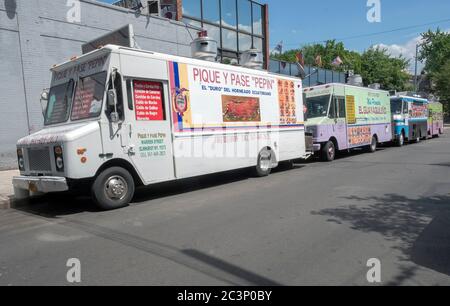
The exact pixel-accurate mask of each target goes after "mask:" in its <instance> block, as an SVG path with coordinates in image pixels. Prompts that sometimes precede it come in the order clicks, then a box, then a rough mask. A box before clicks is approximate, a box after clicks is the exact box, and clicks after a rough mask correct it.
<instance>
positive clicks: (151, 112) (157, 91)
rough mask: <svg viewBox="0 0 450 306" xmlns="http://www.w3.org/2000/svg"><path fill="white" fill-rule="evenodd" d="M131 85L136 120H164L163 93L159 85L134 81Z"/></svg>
mask: <svg viewBox="0 0 450 306" xmlns="http://www.w3.org/2000/svg"><path fill="white" fill-rule="evenodd" d="M133 85H134V86H133V88H134V104H135V109H136V120H137V121H161V120H164V107H163V93H162V85H161V83H158V82H150V81H134V83H133Z"/></svg>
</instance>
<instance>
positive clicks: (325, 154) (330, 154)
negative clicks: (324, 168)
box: [321, 141, 336, 162]
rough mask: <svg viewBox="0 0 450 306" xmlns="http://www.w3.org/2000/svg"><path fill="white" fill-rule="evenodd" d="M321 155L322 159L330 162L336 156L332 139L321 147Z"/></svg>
mask: <svg viewBox="0 0 450 306" xmlns="http://www.w3.org/2000/svg"><path fill="white" fill-rule="evenodd" d="M321 157H322V160H323V161H326V162H331V161H333V160H334V159H335V157H336V147H335V146H334V143H333V142H332V141H328V142H327V143H326V144H324V145H323V147H322V152H321Z"/></svg>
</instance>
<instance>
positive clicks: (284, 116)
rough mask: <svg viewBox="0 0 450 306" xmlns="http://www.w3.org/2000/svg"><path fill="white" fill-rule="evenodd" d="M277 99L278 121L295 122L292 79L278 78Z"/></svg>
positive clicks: (283, 122)
mask: <svg viewBox="0 0 450 306" xmlns="http://www.w3.org/2000/svg"><path fill="white" fill-rule="evenodd" d="M278 99H279V101H280V123H281V124H296V123H297V115H296V106H297V105H296V102H295V85H294V82H292V81H287V80H278Z"/></svg>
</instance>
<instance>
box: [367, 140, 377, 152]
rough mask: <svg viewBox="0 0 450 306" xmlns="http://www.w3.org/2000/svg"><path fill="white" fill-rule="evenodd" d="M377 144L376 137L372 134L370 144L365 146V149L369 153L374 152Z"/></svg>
mask: <svg viewBox="0 0 450 306" xmlns="http://www.w3.org/2000/svg"><path fill="white" fill-rule="evenodd" d="M377 145H378V141H377V138H376V137H375V136H372V141H371V143H370V145H369V146H368V147H367V151H368V152H369V153H375V152H376V151H377Z"/></svg>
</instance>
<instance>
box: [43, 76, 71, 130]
mask: <svg viewBox="0 0 450 306" xmlns="http://www.w3.org/2000/svg"><path fill="white" fill-rule="evenodd" d="M73 84H74V81H73V80H70V81H69V82H67V83H64V84H61V85H57V86H54V87H52V88H50V93H49V98H48V103H47V109H46V111H45V118H44V124H45V125H51V124H57V123H62V122H66V121H67V119H69V111H70V105H71V104H72V94H73Z"/></svg>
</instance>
